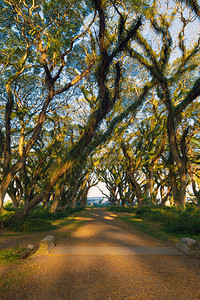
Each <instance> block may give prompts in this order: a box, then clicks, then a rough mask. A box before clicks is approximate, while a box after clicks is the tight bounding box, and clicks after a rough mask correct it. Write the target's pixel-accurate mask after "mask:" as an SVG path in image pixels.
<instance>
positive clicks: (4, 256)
mask: <svg viewBox="0 0 200 300" xmlns="http://www.w3.org/2000/svg"><path fill="white" fill-rule="evenodd" d="M23 250H25V248H13V249H5V250H0V264H4V263H7V262H10V261H16V260H18V259H19V253H21V252H22V251H23Z"/></svg>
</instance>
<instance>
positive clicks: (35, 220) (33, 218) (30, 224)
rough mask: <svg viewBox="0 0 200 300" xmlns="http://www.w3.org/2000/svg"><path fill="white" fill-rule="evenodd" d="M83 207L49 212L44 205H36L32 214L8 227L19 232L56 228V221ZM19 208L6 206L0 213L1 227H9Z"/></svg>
mask: <svg viewBox="0 0 200 300" xmlns="http://www.w3.org/2000/svg"><path fill="white" fill-rule="evenodd" d="M81 210H82V208H79V207H77V208H75V209H67V210H65V211H64V212H63V211H57V212H55V213H51V212H49V210H48V209H44V208H43V207H39V206H38V207H35V208H34V209H33V210H32V211H31V212H30V214H29V215H28V216H27V217H26V218H24V219H23V220H22V221H19V222H16V223H14V224H12V225H10V226H9V227H8V229H9V230H11V231H17V232H29V233H31V232H40V231H48V230H51V229H56V228H57V226H56V225H54V224H53V222H54V221H56V220H60V219H67V218H68V217H70V216H72V215H73V214H74V213H75V212H78V211H81ZM16 211H17V210H16V209H14V208H11V207H10V206H8V207H5V210H4V211H3V212H2V213H1V214H0V227H7V223H8V221H9V219H10V218H11V217H12V216H13V215H14V214H15V212H16Z"/></svg>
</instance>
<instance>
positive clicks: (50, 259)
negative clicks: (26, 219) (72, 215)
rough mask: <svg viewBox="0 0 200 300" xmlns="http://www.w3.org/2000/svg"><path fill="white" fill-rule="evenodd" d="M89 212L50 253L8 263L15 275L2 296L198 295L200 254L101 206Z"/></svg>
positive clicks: (17, 297)
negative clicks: (191, 253) (149, 233)
mask: <svg viewBox="0 0 200 300" xmlns="http://www.w3.org/2000/svg"><path fill="white" fill-rule="evenodd" d="M85 218H86V219H87V223H85V224H84V225H83V226H82V227H81V228H79V229H78V230H76V231H75V232H73V233H72V234H71V235H70V237H67V238H66V239H62V240H59V243H58V244H57V246H56V247H55V248H54V249H53V250H52V251H51V253H50V255H47V256H39V257H35V258H31V259H29V260H26V261H25V262H24V264H23V266H21V265H20V266H16V267H15V268H13V269H12V270H11V269H9V272H12V274H10V275H12V276H13V278H14V279H13V280H14V281H12V284H11V285H10V287H5V292H4V293H2V292H0V295H1V297H2V298H1V297H0V299H9V300H12V299H17V300H18V299H20V300H21V299H31V300H32V299H55V300H57V299H69V300H76V299H77V300H79V299H80V300H85V299H88V300H93V299H97V300H103V299H113V300H115V299H155V300H157V299H170V300H171V299H181V300H182V299H183V300H184V299H200V259H199V258H191V257H189V256H187V255H183V253H182V252H181V251H179V250H177V249H175V248H173V247H172V245H171V244H170V243H166V242H163V241H159V240H156V239H154V238H152V237H148V236H146V235H145V234H141V233H138V232H137V231H136V230H133V229H131V228H130V227H129V226H128V225H126V224H124V223H123V222H122V221H121V220H119V219H117V218H116V217H115V215H114V214H112V213H108V212H105V211H103V210H101V209H95V210H93V211H92V212H91V213H90V214H85ZM55 238H56V236H55ZM4 276H6V275H5V273H4ZM13 282H14V283H13Z"/></svg>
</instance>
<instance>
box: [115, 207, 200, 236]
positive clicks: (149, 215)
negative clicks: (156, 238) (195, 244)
mask: <svg viewBox="0 0 200 300" xmlns="http://www.w3.org/2000/svg"><path fill="white" fill-rule="evenodd" d="M112 211H117V212H129V213H134V212H135V213H134V215H135V218H140V219H143V220H147V221H152V222H158V223H160V224H162V229H163V231H164V232H167V233H176V234H191V235H199V234H200V209H199V208H198V207H197V206H195V205H187V207H186V210H185V211H182V210H178V209H176V208H174V207H165V208H161V207H149V206H144V207H140V208H138V209H134V208H121V207H113V208H112Z"/></svg>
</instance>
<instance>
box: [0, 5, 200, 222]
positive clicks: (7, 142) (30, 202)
mask: <svg viewBox="0 0 200 300" xmlns="http://www.w3.org/2000/svg"><path fill="white" fill-rule="evenodd" d="M0 10H1V14H0V36H1V39H0V41H1V42H0V43H1V47H0V67H1V78H0V89H1V100H0V101H1V103H0V114H1V123H0V167H1V173H0V182H1V185H0V209H1V210H3V203H4V198H5V195H6V194H8V195H9V196H10V198H11V199H12V202H13V205H14V206H15V207H20V209H19V210H18V211H17V212H16V214H15V215H14V216H13V218H12V219H11V221H10V222H15V221H16V220H19V219H23V218H24V217H25V216H26V215H27V214H28V213H29V212H30V210H31V209H33V208H34V207H35V206H36V205H38V204H39V203H41V202H42V203H43V204H44V205H46V206H48V205H51V208H50V210H51V211H52V212H54V211H55V210H56V209H61V210H64V209H66V207H68V206H71V207H74V206H76V205H77V203H78V204H79V205H85V204H86V199H87V193H88V190H89V188H90V187H91V186H92V185H94V184H96V180H95V179H94V178H98V179H99V180H101V181H104V182H105V183H106V185H107V187H108V190H109V192H110V194H109V195H108V197H109V198H110V201H111V203H112V204H113V205H114V204H116V203H119V202H120V201H121V202H122V205H125V203H128V204H129V205H132V204H135V203H137V204H138V205H139V206H140V205H146V204H147V203H154V204H156V203H160V204H162V205H164V203H165V202H166V200H167V199H170V201H171V203H173V204H174V205H176V206H181V207H183V208H184V206H185V203H186V195H187V189H188V187H190V188H189V191H190V193H191V194H192V195H193V199H194V201H195V202H196V203H198V204H199V203H200V198H199V176H200V169H199V158H200V157H199V140H200V136H199V128H200V126H199V125H200V119H199V115H200V114H199V94H200V77H199V58H200V38H199V33H196V31H195V28H197V27H199V24H200V19H199V6H198V3H197V2H195V1H185V2H184V1H172V0H170V1H167V2H165V1H151V2H150V1H142V2H141V1H131V0H130V1H124V0H121V1H115V0H106V1H103V0H82V1H74V0H70V1H57V0H54V1H49V0H48V1H45V0H37V1H35V0H26V1H25V0H22V1H15V0H2V1H0ZM191 31H192V32H194V34H192V35H191V34H189V33H190V32H191ZM93 174H96V175H95V176H94V175H93Z"/></svg>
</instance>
